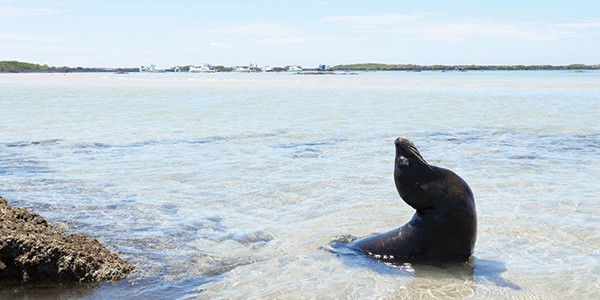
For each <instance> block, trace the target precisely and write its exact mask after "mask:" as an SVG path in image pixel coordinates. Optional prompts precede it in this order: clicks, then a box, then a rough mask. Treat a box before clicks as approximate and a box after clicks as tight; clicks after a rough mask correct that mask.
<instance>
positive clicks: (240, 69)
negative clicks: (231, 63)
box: [231, 66, 252, 73]
mask: <svg viewBox="0 0 600 300" xmlns="http://www.w3.org/2000/svg"><path fill="white" fill-rule="evenodd" d="M231 72H236V73H250V72H252V70H251V69H250V67H248V66H236V67H235V68H234V69H233V71H231Z"/></svg>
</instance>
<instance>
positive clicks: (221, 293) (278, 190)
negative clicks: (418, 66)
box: [0, 71, 600, 299]
mask: <svg viewBox="0 0 600 300" xmlns="http://www.w3.org/2000/svg"><path fill="white" fill-rule="evenodd" d="M599 108H600V72H598V71H587V72H583V73H581V72H573V71H485V72H466V73H465V72H445V73H442V72H421V73H411V72H359V73H358V75H294V74H291V73H261V74H234V73H214V74H189V73H159V74H147V73H131V74H108V73H92V74H73V73H69V74H0V113H1V117H0V178H1V180H0V196H2V197H5V198H7V199H8V201H9V204H11V205H14V206H19V207H25V208H27V209H28V210H30V211H32V212H35V213H38V214H41V215H42V216H44V217H45V218H46V219H47V220H48V221H49V222H50V223H51V224H53V225H54V226H56V227H58V228H63V229H64V230H65V231H66V232H67V233H79V234H85V235H87V236H89V237H90V238H93V239H97V240H98V241H100V242H101V243H102V244H104V245H105V246H107V247H108V248H110V249H111V251H114V252H116V253H118V254H119V255H120V256H121V257H122V258H124V259H126V260H128V261H129V262H131V263H132V264H134V265H135V266H136V267H137V270H136V271H135V272H134V273H131V274H129V275H128V277H127V278H126V279H124V280H121V281H118V282H109V283H102V284H64V283H63V284H52V283H45V284H33V285H31V284H24V285H6V284H5V285H0V298H2V299H66V298H84V299H339V298H344V299H457V298H458V299H574V298H576V299H593V298H596V297H597V295H598V291H599V290H600V250H599V249H600V230H599V228H600V215H599V213H598V212H599V211H600V201H599V200H600V184H599V182H600V122H599V121H598V120H600V109H599ZM398 137H405V138H408V139H410V140H411V141H412V142H413V143H414V144H415V145H416V146H417V148H418V149H419V151H420V152H421V154H422V155H423V157H424V158H425V160H427V161H428V162H429V163H430V164H432V165H436V166H439V167H443V168H447V169H451V170H453V171H454V172H455V173H457V174H458V175H460V176H461V177H462V178H463V179H464V180H465V181H467V182H468V183H469V185H470V187H471V189H472V190H473V193H474V195H475V201H476V205H477V213H478V235H477V244H476V246H475V252H474V254H473V256H472V258H471V259H470V260H469V261H468V262H467V263H466V264H464V265H461V266H452V267H446V268H442V267H435V266H419V265H411V264H402V265H394V264H385V263H382V262H378V261H375V260H372V259H370V258H366V257H361V256H348V255H343V253H342V254H340V253H334V252H332V251H329V246H328V245H330V244H331V243H332V242H333V241H336V240H340V239H344V238H347V237H348V236H352V237H365V236H368V235H371V234H373V233H376V232H386V231H388V230H391V229H394V228H397V227H400V226H401V225H403V224H405V223H406V222H408V221H409V220H410V218H411V217H412V215H413V213H414V210H413V209H412V208H411V207H409V206H408V205H407V204H405V203H404V202H403V201H402V199H401V198H400V197H399V195H398V193H397V192H396V189H395V186H394V181H393V168H394V155H395V150H394V140H395V139H396V138H398Z"/></svg>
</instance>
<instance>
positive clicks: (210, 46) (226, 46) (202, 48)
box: [177, 42, 239, 52]
mask: <svg viewBox="0 0 600 300" xmlns="http://www.w3.org/2000/svg"><path fill="white" fill-rule="evenodd" d="M237 47H239V45H230V44H226V43H218V42H212V43H210V44H208V45H207V46H198V47H184V48H179V49H177V50H178V51H184V52H187V51H207V50H225V49H233V48H237Z"/></svg>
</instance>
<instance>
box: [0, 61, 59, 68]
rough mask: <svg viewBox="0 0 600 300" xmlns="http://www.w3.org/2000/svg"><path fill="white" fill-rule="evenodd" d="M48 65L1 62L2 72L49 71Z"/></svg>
mask: <svg viewBox="0 0 600 300" xmlns="http://www.w3.org/2000/svg"><path fill="white" fill-rule="evenodd" d="M48 69H51V67H48V65H43V66H42V65H38V64H31V63H26V62H18V61H15V60H5V61H0V70H48Z"/></svg>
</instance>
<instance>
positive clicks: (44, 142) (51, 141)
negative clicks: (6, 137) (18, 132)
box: [4, 139, 62, 148]
mask: <svg viewBox="0 0 600 300" xmlns="http://www.w3.org/2000/svg"><path fill="white" fill-rule="evenodd" d="M61 141H62V140H61V139H49V140H42V141H34V142H16V143H5V144H4V145H5V146H6V147H11V148H12V147H29V146H45V145H54V144H57V143H59V142H61Z"/></svg>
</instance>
